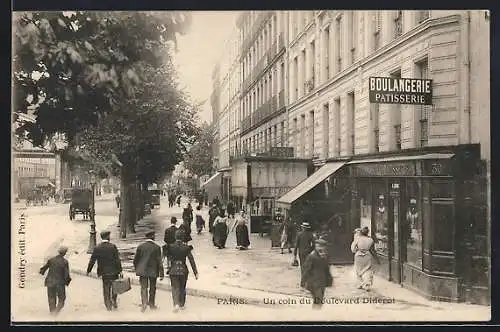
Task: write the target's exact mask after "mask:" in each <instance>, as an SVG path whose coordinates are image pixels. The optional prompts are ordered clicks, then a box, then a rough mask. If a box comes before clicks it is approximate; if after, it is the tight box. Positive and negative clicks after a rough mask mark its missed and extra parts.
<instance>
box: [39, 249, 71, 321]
mask: <svg viewBox="0 0 500 332" xmlns="http://www.w3.org/2000/svg"><path fill="white" fill-rule="evenodd" d="M67 252H68V248H67V247H64V246H62V247H60V248H59V250H58V251H57V253H58V254H57V256H55V257H52V258H50V259H48V260H47V263H45V265H44V266H42V267H41V268H40V274H41V275H44V274H45V271H47V270H49V272H47V276H46V277H45V283H44V284H45V287H47V297H48V300H49V311H50V313H51V314H52V315H57V314H58V313H59V312H60V311H61V309H62V308H63V307H64V302H65V301H66V286H69V283H70V282H71V277H70V276H69V263H68V260H67V259H66V258H64V256H66V253H67Z"/></svg>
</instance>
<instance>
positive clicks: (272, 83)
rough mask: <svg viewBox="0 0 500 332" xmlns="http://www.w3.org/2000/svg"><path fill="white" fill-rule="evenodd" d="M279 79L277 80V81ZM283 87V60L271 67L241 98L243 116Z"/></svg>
mask: <svg viewBox="0 0 500 332" xmlns="http://www.w3.org/2000/svg"><path fill="white" fill-rule="evenodd" d="M278 79H279V81H278ZM284 88H285V64H284V63H283V62H281V63H279V64H277V65H275V66H274V67H273V68H271V69H270V70H269V71H268V72H267V73H266V74H265V75H264V76H262V77H261V78H260V79H259V81H258V82H257V83H256V84H255V85H254V86H253V87H252V90H251V91H249V92H248V93H247V94H246V95H245V96H244V98H243V100H242V112H243V118H246V117H248V116H249V115H250V114H252V113H253V112H254V111H255V110H257V109H258V108H259V107H261V106H262V105H263V104H265V103H267V102H268V101H269V100H270V99H271V98H272V97H274V96H277V95H278V94H279V91H282V90H284Z"/></svg>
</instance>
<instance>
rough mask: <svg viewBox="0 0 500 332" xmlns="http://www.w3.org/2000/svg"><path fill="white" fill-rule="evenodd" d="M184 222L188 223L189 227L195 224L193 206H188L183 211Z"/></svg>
mask: <svg viewBox="0 0 500 332" xmlns="http://www.w3.org/2000/svg"><path fill="white" fill-rule="evenodd" d="M182 220H183V221H186V222H188V223H189V226H191V223H192V222H193V209H192V208H191V204H188V206H187V207H185V208H184V210H183V211H182Z"/></svg>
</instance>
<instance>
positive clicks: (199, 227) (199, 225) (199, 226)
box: [196, 205, 205, 234]
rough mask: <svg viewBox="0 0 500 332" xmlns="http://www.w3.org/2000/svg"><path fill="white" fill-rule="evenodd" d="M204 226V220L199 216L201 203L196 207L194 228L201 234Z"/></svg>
mask: <svg viewBox="0 0 500 332" xmlns="http://www.w3.org/2000/svg"><path fill="white" fill-rule="evenodd" d="M203 228H205V220H204V219H203V217H202V216H201V205H198V206H197V207H196V230H197V231H198V234H201V231H202V230H203Z"/></svg>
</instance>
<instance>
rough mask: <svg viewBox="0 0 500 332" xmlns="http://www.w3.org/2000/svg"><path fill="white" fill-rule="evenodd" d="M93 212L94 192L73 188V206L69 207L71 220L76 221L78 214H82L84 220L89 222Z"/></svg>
mask: <svg viewBox="0 0 500 332" xmlns="http://www.w3.org/2000/svg"><path fill="white" fill-rule="evenodd" d="M91 212H92V190H90V189H76V188H73V190H72V191H71V204H70V205H69V219H70V220H74V219H75V216H76V214H82V215H83V220H89V219H90V213H91Z"/></svg>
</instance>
